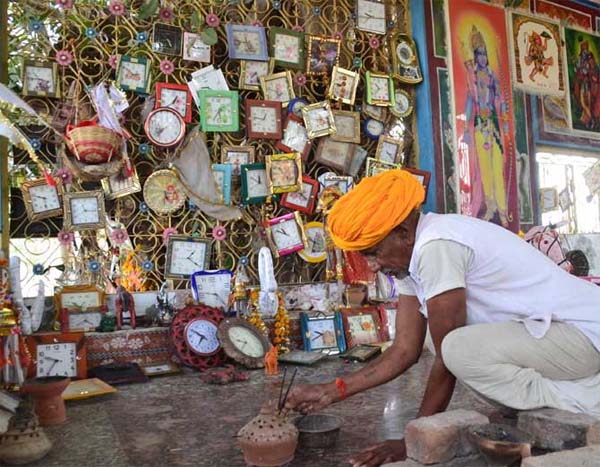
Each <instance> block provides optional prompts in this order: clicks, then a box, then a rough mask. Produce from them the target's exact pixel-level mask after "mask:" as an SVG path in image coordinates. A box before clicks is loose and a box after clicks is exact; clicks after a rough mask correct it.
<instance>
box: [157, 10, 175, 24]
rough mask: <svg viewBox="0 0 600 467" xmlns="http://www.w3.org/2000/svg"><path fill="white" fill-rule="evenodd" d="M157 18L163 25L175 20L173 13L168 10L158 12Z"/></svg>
mask: <svg viewBox="0 0 600 467" xmlns="http://www.w3.org/2000/svg"><path fill="white" fill-rule="evenodd" d="M158 16H159V18H160V19H161V21H164V22H165V23H170V22H171V21H173V19H174V18H175V15H174V14H173V11H172V10H170V9H168V8H161V9H160V10H159V11H158Z"/></svg>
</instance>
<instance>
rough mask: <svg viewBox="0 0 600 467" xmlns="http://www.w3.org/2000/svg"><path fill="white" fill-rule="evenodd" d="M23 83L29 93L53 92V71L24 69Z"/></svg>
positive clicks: (36, 68)
mask: <svg viewBox="0 0 600 467" xmlns="http://www.w3.org/2000/svg"><path fill="white" fill-rule="evenodd" d="M25 81H26V82H27V90H28V91H30V92H40V93H50V92H54V87H55V86H54V70H52V68H46V67H39V66H28V67H27V68H26V69H25Z"/></svg>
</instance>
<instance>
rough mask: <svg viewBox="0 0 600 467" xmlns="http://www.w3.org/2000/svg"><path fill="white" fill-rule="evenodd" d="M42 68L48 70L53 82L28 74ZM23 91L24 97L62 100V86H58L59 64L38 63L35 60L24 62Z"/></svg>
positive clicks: (37, 75)
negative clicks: (34, 69) (31, 70)
mask: <svg viewBox="0 0 600 467" xmlns="http://www.w3.org/2000/svg"><path fill="white" fill-rule="evenodd" d="M32 68H41V69H45V70H48V71H47V72H46V74H47V75H48V74H49V75H50V76H49V77H50V79H51V81H49V80H48V79H45V78H44V77H42V76H40V75H39V74H37V73H36V74H35V75H36V76H34V74H33V73H28V69H32ZM22 73H23V76H22V80H23V89H22V91H21V94H23V95H24V96H36V97H55V98H60V97H61V96H60V86H59V85H58V64H57V63H56V62H45V61H44V62H38V61H35V60H25V61H23V70H22Z"/></svg>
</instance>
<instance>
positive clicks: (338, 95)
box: [327, 66, 360, 105]
mask: <svg viewBox="0 0 600 467" xmlns="http://www.w3.org/2000/svg"><path fill="white" fill-rule="evenodd" d="M359 81H360V78H359V74H358V73H355V72H354V71H350V70H346V69H345V68H341V67H338V66H336V67H333V72H332V74H331V84H330V85H329V92H328V93H327V97H329V98H330V99H333V100H335V101H340V102H342V103H344V104H350V105H354V100H355V99H356V89H357V88H358V82H359Z"/></svg>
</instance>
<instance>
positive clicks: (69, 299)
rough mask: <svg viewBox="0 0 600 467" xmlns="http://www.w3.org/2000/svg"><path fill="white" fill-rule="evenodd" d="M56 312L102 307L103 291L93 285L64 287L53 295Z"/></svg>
mask: <svg viewBox="0 0 600 467" xmlns="http://www.w3.org/2000/svg"><path fill="white" fill-rule="evenodd" d="M54 299H55V304H56V309H57V310H62V309H63V308H66V309H68V310H75V311H88V310H97V309H99V308H100V307H102V305H104V291H103V290H102V289H100V288H98V287H97V286H96V285H94V284H85V285H65V286H64V287H63V288H62V289H60V290H58V291H57V292H56V293H55V295H54Z"/></svg>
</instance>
